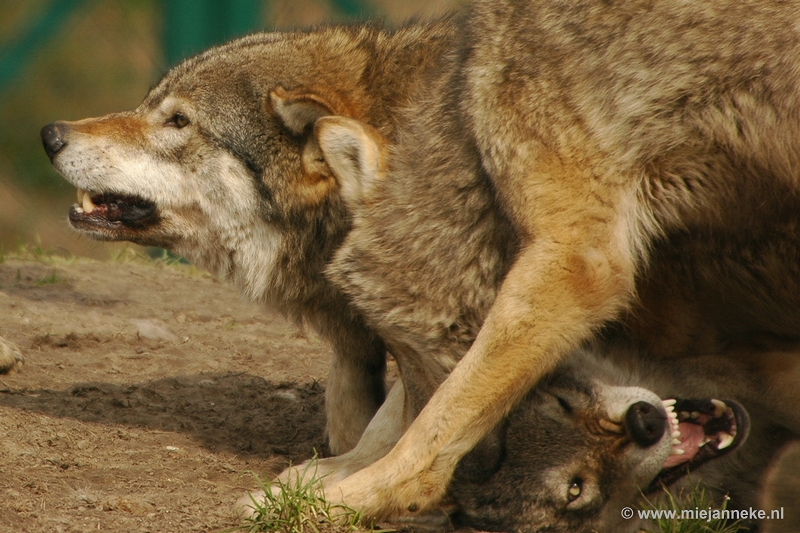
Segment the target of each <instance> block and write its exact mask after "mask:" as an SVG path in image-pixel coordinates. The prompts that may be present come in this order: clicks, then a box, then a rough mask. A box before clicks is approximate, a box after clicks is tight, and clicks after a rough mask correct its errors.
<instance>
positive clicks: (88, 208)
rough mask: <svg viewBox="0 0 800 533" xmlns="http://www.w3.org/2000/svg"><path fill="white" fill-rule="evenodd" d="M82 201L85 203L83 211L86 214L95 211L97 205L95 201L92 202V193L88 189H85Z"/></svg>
mask: <svg viewBox="0 0 800 533" xmlns="http://www.w3.org/2000/svg"><path fill="white" fill-rule="evenodd" d="M82 203H83V212H84V213H86V214H89V213H91V212H92V211H94V208H95V207H96V206H95V205H94V203H92V197H91V195H90V194H89V193H88V192H86V191H83V199H82Z"/></svg>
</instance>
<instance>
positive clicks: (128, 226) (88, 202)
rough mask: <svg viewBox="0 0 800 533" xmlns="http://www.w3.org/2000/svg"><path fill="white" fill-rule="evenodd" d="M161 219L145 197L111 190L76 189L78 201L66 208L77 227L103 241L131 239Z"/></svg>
mask: <svg viewBox="0 0 800 533" xmlns="http://www.w3.org/2000/svg"><path fill="white" fill-rule="evenodd" d="M159 220H160V217H159V214H158V210H157V209H156V205H155V204H154V203H153V202H151V201H149V200H145V199H144V198H140V197H135V196H128V195H120V194H114V193H101V194H92V193H90V192H88V191H84V190H83V189H80V188H79V189H78V202H77V203H76V204H74V205H73V206H72V208H71V209H70V211H69V222H70V224H71V225H72V227H74V228H75V229H77V230H80V231H83V232H85V233H89V234H91V235H92V236H93V237H94V238H100V239H104V240H132V239H133V238H135V234H136V233H138V232H141V231H144V230H147V229H148V228H151V227H154V226H156V225H157V224H158V222H159Z"/></svg>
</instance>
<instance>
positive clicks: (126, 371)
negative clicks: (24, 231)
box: [0, 257, 329, 532]
mask: <svg viewBox="0 0 800 533" xmlns="http://www.w3.org/2000/svg"><path fill="white" fill-rule="evenodd" d="M0 336H2V337H4V338H5V339H7V340H9V341H11V342H13V343H15V344H16V345H17V346H18V347H19V349H20V351H21V352H22V353H23V355H24V357H25V359H26V360H25V363H24V365H22V366H21V367H18V368H17V369H15V370H13V371H12V372H10V373H9V374H6V375H2V376H0V472H2V474H0V531H25V532H39V531H41V532H44V531H47V532H77V531H115V532H125V531H136V532H148V531H152V532H170V531H218V530H221V529H224V528H228V527H231V526H235V525H237V520H236V519H234V517H233V515H232V512H231V508H232V504H233V502H234V501H235V500H236V499H237V498H238V497H239V496H241V495H242V494H243V493H244V491H245V490H247V489H249V488H253V487H254V481H253V479H252V477H251V476H250V474H249V472H250V471H253V472H257V473H259V474H262V475H264V474H267V475H272V474H275V473H276V472H278V471H280V470H281V469H282V468H283V467H284V466H285V465H286V464H287V462H288V461H290V460H291V461H294V462H298V461H300V460H303V459H305V458H308V457H309V456H311V455H312V454H313V452H314V450H315V449H316V450H319V451H320V452H321V453H323V454H324V453H325V446H324V409H323V388H324V378H325V376H326V373H327V366H328V361H329V351H328V348H327V346H326V345H325V344H324V343H323V342H322V341H320V340H319V339H316V338H314V337H313V336H311V335H310V334H309V335H304V334H303V333H302V332H300V331H299V330H298V329H297V328H296V327H295V326H294V325H292V324H289V323H287V322H286V321H285V320H283V319H282V318H281V317H280V316H277V315H275V314H272V313H270V312H268V311H266V310H264V309H263V308H261V307H259V306H256V305H254V304H252V303H249V302H246V301H243V300H242V299H240V298H239V297H238V296H237V295H236V294H235V292H234V290H233V289H232V288H231V287H229V286H228V285H226V284H224V283H220V282H218V281H216V280H214V279H212V278H211V277H209V276H207V275H204V274H202V273H199V272H197V271H195V270H193V269H192V268H191V267H179V266H166V265H163V264H161V263H152V262H150V263H148V262H146V261H138V262H130V261H118V262H105V263H103V262H96V261H91V260H86V259H80V260H77V259H70V260H65V259H58V258H52V257H51V258H45V259H43V260H42V259H39V260H35V258H31V259H27V260H23V259H17V258H5V261H4V262H2V263H0Z"/></svg>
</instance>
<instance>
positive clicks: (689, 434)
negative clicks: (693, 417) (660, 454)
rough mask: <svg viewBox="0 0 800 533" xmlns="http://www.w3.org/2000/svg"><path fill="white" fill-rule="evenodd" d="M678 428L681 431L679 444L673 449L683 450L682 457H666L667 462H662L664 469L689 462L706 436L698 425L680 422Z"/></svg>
mask: <svg viewBox="0 0 800 533" xmlns="http://www.w3.org/2000/svg"><path fill="white" fill-rule="evenodd" d="M679 428H680V430H681V436H680V441H681V443H680V444H678V445H677V446H674V447H675V448H678V449H679V450H683V452H684V453H683V455H670V456H668V457H667V460H666V461H665V462H664V466H663V468H664V469H667V468H672V467H673V466H676V465H679V464H681V463H685V462H687V461H691V460H692V458H693V457H694V456H695V455H697V450H699V449H700V443H701V442H703V439H704V438H705V436H706V433H705V431H703V426H700V425H698V424H689V423H688V422H682V423H681V424H680V425H679Z"/></svg>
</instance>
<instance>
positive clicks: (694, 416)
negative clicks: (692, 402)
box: [689, 411, 700, 420]
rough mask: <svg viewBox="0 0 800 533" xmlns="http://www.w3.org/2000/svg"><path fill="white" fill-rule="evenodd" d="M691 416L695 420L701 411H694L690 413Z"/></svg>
mask: <svg viewBox="0 0 800 533" xmlns="http://www.w3.org/2000/svg"><path fill="white" fill-rule="evenodd" d="M689 417H690V418H691V419H692V420H695V419H697V418H700V413H699V412H697V411H692V412H691V413H690V414H689Z"/></svg>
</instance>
